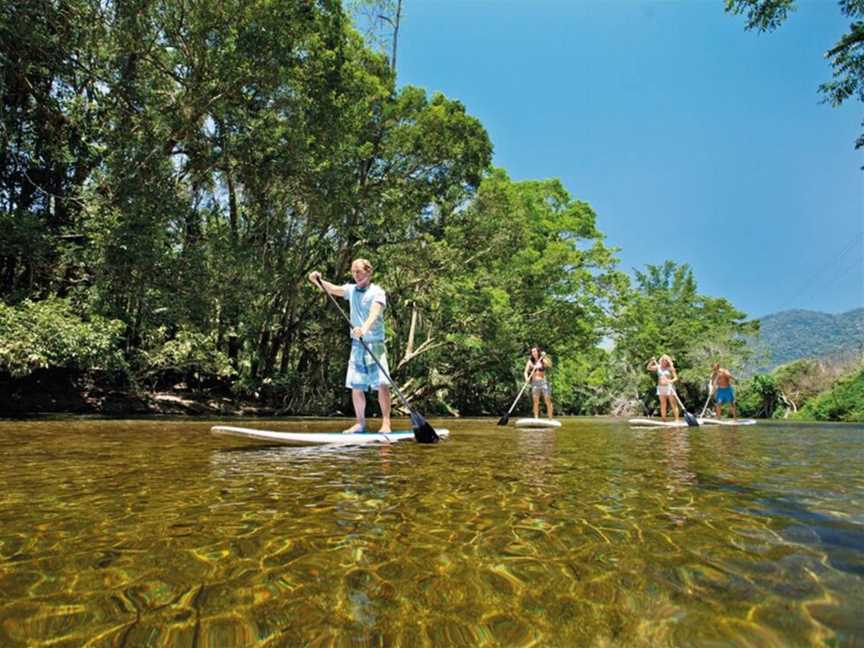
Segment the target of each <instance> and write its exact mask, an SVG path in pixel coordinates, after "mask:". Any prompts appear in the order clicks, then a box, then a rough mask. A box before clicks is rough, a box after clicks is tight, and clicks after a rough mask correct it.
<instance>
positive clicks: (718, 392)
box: [711, 362, 738, 419]
mask: <svg viewBox="0 0 864 648" xmlns="http://www.w3.org/2000/svg"><path fill="white" fill-rule="evenodd" d="M711 369H712V370H713V373H712V374H711V386H712V387H713V388H714V413H715V414H716V415H717V418H718V419H719V418H720V415H721V413H722V411H723V405H726V404H728V405H729V412H730V413H731V414H732V418H733V419H734V418H738V412H737V411H736V409H735V390H734V389H732V381H733V380H734V379H735V378H734V376H732V372H730V371H729V370H728V369H724V368H723V367H721V366H720V363H719V362H717V363H714V365H713V366H712V367H711Z"/></svg>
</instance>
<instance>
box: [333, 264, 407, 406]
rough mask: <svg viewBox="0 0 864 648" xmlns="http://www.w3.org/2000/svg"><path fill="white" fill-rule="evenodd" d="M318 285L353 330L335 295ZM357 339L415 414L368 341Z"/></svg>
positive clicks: (404, 403)
mask: <svg viewBox="0 0 864 648" xmlns="http://www.w3.org/2000/svg"><path fill="white" fill-rule="evenodd" d="M318 285H319V286H321V290H323V291H324V294H325V295H327V297H329V298H330V301H331V302H333V305H334V306H335V307H336V310H338V311H339V314H340V315H341V316H342V318H343V319H344V320H345V321H346V322H348V326H350V327H351V328H354V325H353V324H352V323H351V318H350V317H348V316H347V315H346V314H345V311H344V310H342V307H341V306H340V305H339V302H337V301H336V298H335V297H333V295H331V294H330V293H329V292H328V290H327V289H326V288H325V287H324V284H322V283H321V279H320V278H319V279H318ZM357 339H358V340H359V341H360V344H362V345H363V348H364V349H366V353H368V354H369V355H370V356H372V359H373V360H374V361H375V364H376V365H378V368H379V369H380V370H381V373H383V374H384V377H385V378H386V379H387V382H389V383H390V387H392V389H393V391H394V392H396V395H397V396H398V397H399V400H400V401H402V404H403V405H404V406H405V408H406V409H407V410H408V412H409V413H411V414H413V413H414V412H413V410H412V409H411V405H410V404H409V403H408V399H407V398H405V397H404V396H403V395H402V392H400V391H399V388H398V387H397V386H396V383H394V382H393V379H392V378H391V377H390V374H389V373H388V372H387V370H386V369H385V368H384V366H383V365H382V364H381V362H380V361H379V360H378V358H376V357H375V354H374V353H372V349H370V348H369V345H368V344H366V340H364V339H363V338H362V337H358V338H357Z"/></svg>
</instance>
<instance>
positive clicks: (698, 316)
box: [613, 261, 758, 406]
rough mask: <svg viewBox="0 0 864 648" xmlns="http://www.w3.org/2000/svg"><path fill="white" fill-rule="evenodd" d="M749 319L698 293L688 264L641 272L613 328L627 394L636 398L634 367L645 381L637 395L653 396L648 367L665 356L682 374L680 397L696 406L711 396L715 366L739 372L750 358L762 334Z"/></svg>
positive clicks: (641, 381)
mask: <svg viewBox="0 0 864 648" xmlns="http://www.w3.org/2000/svg"><path fill="white" fill-rule="evenodd" d="M745 317H746V316H745V314H744V313H743V312H741V311H739V310H737V309H736V308H735V307H734V306H732V304H730V303H729V302H728V301H727V300H726V299H724V298H716V297H708V296H706V295H701V294H699V292H698V290H697V285H696V279H695V277H694V275H693V271H692V270H691V269H690V267H689V266H688V265H686V264H684V265H678V264H676V263H674V262H672V261H666V262H665V263H664V264H663V265H660V266H656V265H649V266H647V267H646V269H645V270H644V271H637V272H636V285H635V286H634V288H633V289H632V290H630V291H629V292H628V293H627V294H626V297H625V299H624V300H623V301H622V303H621V305H620V307H619V308H618V309H617V312H616V314H615V319H614V326H613V341H614V351H613V354H614V356H615V357H616V358H618V359H619V362H618V363H617V366H618V367H619V372H623V375H621V377H620V382H621V383H622V389H623V390H625V391H627V392H628V393H632V391H633V377H634V375H637V374H635V373H634V372H633V369H634V368H635V369H636V371H637V372H641V376H642V377H641V378H639V388H638V391H639V392H640V393H642V394H643V395H650V394H651V393H653V390H652V385H653V384H654V383H653V379H652V377H651V376H649V375H648V373H647V372H646V371H644V367H645V364H646V363H647V361H648V360H649V359H650V358H651V357H652V356H654V357H659V356H660V354H663V353H666V354H669V355H670V356H671V357H672V358H673V360H674V362H675V367H676V369H677V371H678V374H679V378H680V381H681V383H680V384H679V389H678V392H679V395H680V396H681V397H682V399H687V398H688V397H689V398H691V399H692V400H693V404H694V406H695V403H696V402H697V401H698V400H701V399H702V397H703V396H704V394H705V392H706V391H707V388H706V383H707V378H708V377H709V376H710V375H711V365H712V364H713V363H714V362H720V363H721V364H722V365H724V366H726V367H729V368H732V369H733V370H735V369H736V368H738V367H740V366H742V365H743V363H744V361H745V360H746V359H747V357H748V354H749V349H748V340H747V337H748V336H750V335H753V334H754V333H756V332H757V331H758V324H757V323H754V322H746V321H745ZM652 400H653V399H652Z"/></svg>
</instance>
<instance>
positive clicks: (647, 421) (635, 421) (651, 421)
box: [627, 418, 687, 428]
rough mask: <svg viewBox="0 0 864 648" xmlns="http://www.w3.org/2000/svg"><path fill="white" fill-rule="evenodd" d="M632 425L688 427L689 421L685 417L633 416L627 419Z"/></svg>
mask: <svg viewBox="0 0 864 648" xmlns="http://www.w3.org/2000/svg"><path fill="white" fill-rule="evenodd" d="M627 422H628V423H629V424H630V425H638V426H642V427H658V428H660V427H667V428H680V427H687V422H686V421H684V420H683V419H682V420H680V421H664V420H663V419H659V418H632V419H629V420H628V421H627Z"/></svg>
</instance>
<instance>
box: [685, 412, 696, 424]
mask: <svg viewBox="0 0 864 648" xmlns="http://www.w3.org/2000/svg"><path fill="white" fill-rule="evenodd" d="M684 420H685V421H687V425H689V426H690V427H699V421H698V420H697V419H696V417H695V416H693V415H692V414H691V413H690V412H684Z"/></svg>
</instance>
